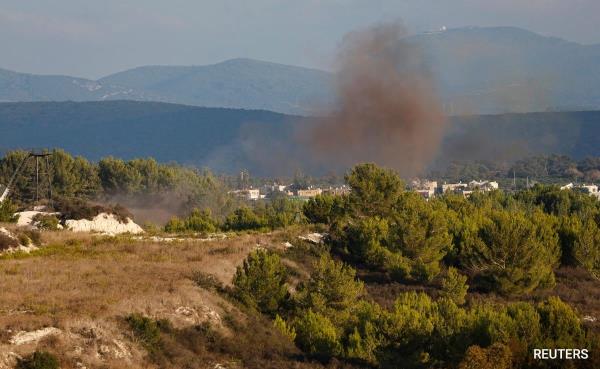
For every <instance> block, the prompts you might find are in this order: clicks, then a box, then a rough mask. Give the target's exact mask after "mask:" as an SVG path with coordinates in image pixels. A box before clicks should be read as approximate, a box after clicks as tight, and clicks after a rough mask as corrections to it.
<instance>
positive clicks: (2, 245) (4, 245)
mask: <svg viewBox="0 0 600 369" xmlns="http://www.w3.org/2000/svg"><path fill="white" fill-rule="evenodd" d="M18 246H19V240H18V239H16V238H13V237H10V236H9V235H7V234H4V233H2V232H0V251H4V250H8V249H10V248H13V247H18Z"/></svg>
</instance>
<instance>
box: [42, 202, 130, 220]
mask: <svg viewBox="0 0 600 369" xmlns="http://www.w3.org/2000/svg"><path fill="white" fill-rule="evenodd" d="M53 207H54V210H55V211H56V212H59V213H60V214H61V218H62V219H75V220H79V219H87V220H92V219H94V217H96V216H97V215H98V214H100V213H108V214H113V215H115V216H116V218H117V219H118V220H119V221H121V222H123V223H125V222H126V221H127V219H128V218H131V219H133V215H132V214H131V213H130V212H129V211H128V210H127V209H126V208H125V207H123V206H121V205H119V204H116V205H113V206H102V205H97V204H92V203H90V202H88V201H87V200H84V199H81V198H71V197H59V198H57V199H56V200H55V201H54V203H53Z"/></svg>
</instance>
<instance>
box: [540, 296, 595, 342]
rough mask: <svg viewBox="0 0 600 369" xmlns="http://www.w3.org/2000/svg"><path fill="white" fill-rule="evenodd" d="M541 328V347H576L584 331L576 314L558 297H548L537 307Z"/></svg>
mask: <svg viewBox="0 0 600 369" xmlns="http://www.w3.org/2000/svg"><path fill="white" fill-rule="evenodd" d="M537 312H538V314H539V316H540V324H541V327H542V337H543V340H544V344H543V347H549V348H560V347H578V345H579V344H581V343H582V342H583V339H584V330H583V327H582V325H581V321H580V320H579V317H578V316H577V313H576V312H575V311H574V310H573V309H572V308H571V307H570V306H569V305H567V304H566V303H564V302H562V301H561V299H560V298H558V297H550V298H548V300H546V301H543V302H541V303H540V304H538V306H537Z"/></svg>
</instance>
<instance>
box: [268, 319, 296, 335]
mask: <svg viewBox="0 0 600 369" xmlns="http://www.w3.org/2000/svg"><path fill="white" fill-rule="evenodd" d="M273 326H274V327H275V329H277V330H278V331H279V332H281V334H283V335H284V336H285V337H287V338H289V339H290V341H292V342H293V341H294V340H295V339H296V330H295V329H294V327H292V326H289V325H288V324H287V323H286V322H285V320H283V318H282V317H280V316H279V314H278V315H276V316H275V320H274V321H273Z"/></svg>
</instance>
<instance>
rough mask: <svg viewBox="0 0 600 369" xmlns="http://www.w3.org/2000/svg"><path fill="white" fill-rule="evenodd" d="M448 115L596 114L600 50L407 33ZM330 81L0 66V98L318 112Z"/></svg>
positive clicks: (232, 68)
mask: <svg viewBox="0 0 600 369" xmlns="http://www.w3.org/2000/svg"><path fill="white" fill-rule="evenodd" d="M410 42H414V43H416V44H418V45H420V46H421V47H422V49H423V50H424V52H425V55H426V57H427V59H426V60H427V62H428V64H429V65H430V67H431V70H432V71H433V73H434V75H435V76H436V77H437V80H438V82H439V86H438V87H439V93H440V95H441V97H442V100H443V101H444V105H445V108H446V111H447V112H448V113H449V114H454V115H459V114H471V113H472V114H478V113H501V112H528V111H545V110H582V109H596V108H600V45H581V44H577V43H573V42H568V41H564V40H561V39H558V38H552V37H544V36H540V35H537V34H535V33H532V32H528V31H525V30H522V29H518V28H510V27H497V28H477V27H471V28H460V29H453V30H448V31H444V32H437V33H428V34H420V35H416V36H412V37H411V38H410ZM332 81H333V75H332V74H330V73H328V72H324V71H320V70H315V69H307V68H300V67H294V66H287V65H281V64H275V63H268V62H262V61H256V60H250V59H234V60H229V61H225V62H222V63H218V64H215V65H208V66H193V67H181V66H146V67H140V68H135V69H131V70H127V71H123V72H120V73H116V74H113V75H110V76H107V77H104V78H101V79H99V80H98V81H92V80H87V79H82V78H74V77H69V76H38V75H31V74H23V73H16V72H11V71H7V70H1V69H0V101H6V102H16V101H68V100H70V101H104V100H138V101H160V102H171V103H178V104H187V105H195V106H206V107H227V108H243V109H264V110H272V111H276V112H281V113H287V114H300V115H310V114H313V113H315V112H319V109H320V108H322V107H323V106H324V105H327V104H328V103H330V102H331V101H333V99H334V98H335V95H334V92H333V91H334V89H333V86H332Z"/></svg>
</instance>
